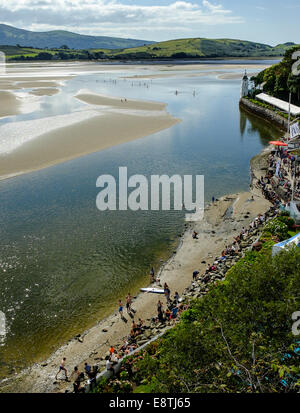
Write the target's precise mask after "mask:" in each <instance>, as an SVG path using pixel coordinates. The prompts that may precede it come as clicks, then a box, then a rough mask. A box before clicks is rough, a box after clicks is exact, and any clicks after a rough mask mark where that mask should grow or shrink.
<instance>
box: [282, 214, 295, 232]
mask: <svg viewBox="0 0 300 413" xmlns="http://www.w3.org/2000/svg"><path fill="white" fill-rule="evenodd" d="M278 219H279V221H281V222H283V223H284V224H285V225H286V226H287V227H288V230H291V229H293V227H294V225H295V221H294V220H293V218H291V217H288V216H280V217H278Z"/></svg>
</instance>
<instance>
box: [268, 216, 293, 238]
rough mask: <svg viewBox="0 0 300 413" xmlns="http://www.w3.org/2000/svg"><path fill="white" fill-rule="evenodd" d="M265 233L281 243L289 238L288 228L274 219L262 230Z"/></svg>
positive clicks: (277, 219)
mask: <svg viewBox="0 0 300 413" xmlns="http://www.w3.org/2000/svg"><path fill="white" fill-rule="evenodd" d="M265 231H266V232H270V233H271V234H272V235H275V236H277V237H278V239H279V241H283V240H285V239H287V238H288V236H289V234H288V226H287V225H286V224H285V223H283V222H281V221H280V219H279V218H275V219H273V220H272V221H271V222H268V223H267V225H266V226H265V228H264V232H265Z"/></svg>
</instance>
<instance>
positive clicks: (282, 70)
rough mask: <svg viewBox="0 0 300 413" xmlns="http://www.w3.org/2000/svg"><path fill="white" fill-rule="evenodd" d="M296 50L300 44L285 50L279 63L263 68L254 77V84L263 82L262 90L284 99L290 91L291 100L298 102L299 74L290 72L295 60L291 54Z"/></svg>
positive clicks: (299, 89)
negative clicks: (295, 74)
mask: <svg viewBox="0 0 300 413" xmlns="http://www.w3.org/2000/svg"><path fill="white" fill-rule="evenodd" d="M294 46H295V45H294ZM298 50H300V46H295V47H292V48H289V49H288V50H286V52H285V55H284V58H283V59H282V61H281V62H280V63H278V64H276V65H273V66H271V67H269V68H267V69H265V70H263V71H262V72H260V73H259V74H258V75H257V76H256V77H255V78H254V82H255V85H256V86H257V85H259V84H264V86H263V90H264V92H266V93H268V94H269V95H272V96H276V97H278V98H279V99H283V100H286V101H288V99H289V93H290V92H291V93H292V100H293V102H294V103H299V102H300V76H299V75H298V76H294V75H293V74H292V66H293V64H294V63H295V60H292V54H293V53H294V52H295V51H298Z"/></svg>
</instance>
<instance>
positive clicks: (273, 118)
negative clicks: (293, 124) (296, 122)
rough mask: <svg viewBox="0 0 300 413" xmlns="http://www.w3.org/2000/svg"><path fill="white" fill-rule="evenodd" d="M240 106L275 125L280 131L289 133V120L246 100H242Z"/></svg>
mask: <svg viewBox="0 0 300 413" xmlns="http://www.w3.org/2000/svg"><path fill="white" fill-rule="evenodd" d="M240 106H241V107H242V108H243V109H245V110H246V111H248V112H250V113H252V114H255V115H257V116H259V117H261V118H263V119H264V120H266V121H268V122H270V123H273V124H274V123H275V124H276V125H277V126H278V127H279V128H280V129H282V130H284V131H287V128H288V120H287V119H285V118H283V117H282V116H280V115H278V113H276V112H275V111H273V110H271V109H267V108H264V107H262V106H259V105H256V104H255V103H253V102H250V100H248V99H244V98H242V99H241V100H240Z"/></svg>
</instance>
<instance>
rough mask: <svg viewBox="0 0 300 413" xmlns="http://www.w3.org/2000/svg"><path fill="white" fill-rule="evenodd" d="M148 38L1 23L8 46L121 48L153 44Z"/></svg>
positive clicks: (1, 35)
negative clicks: (20, 27) (33, 29)
mask: <svg viewBox="0 0 300 413" xmlns="http://www.w3.org/2000/svg"><path fill="white" fill-rule="evenodd" d="M152 43H153V42H149V41H146V40H135V39H123V38H118V37H106V36H86V35H82V34H77V33H72V32H68V31H63V30H54V31H49V32H32V31H29V30H23V29H17V28H16V27H13V26H8V25H6V24H0V44H2V45H8V46H16V45H20V46H31V47H35V48H42V49H44V48H52V47H60V46H62V45H66V46H68V47H69V48H70V49H92V48H107V49H117V48H118V49H120V48H122V49H123V48H130V47H137V46H142V45H144V44H152Z"/></svg>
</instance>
